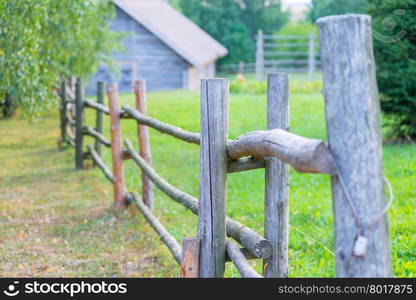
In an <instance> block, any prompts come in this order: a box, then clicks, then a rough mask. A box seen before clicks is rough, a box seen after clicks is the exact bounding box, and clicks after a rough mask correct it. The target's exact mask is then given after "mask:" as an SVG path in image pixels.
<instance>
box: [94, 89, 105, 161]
mask: <svg viewBox="0 0 416 300" xmlns="http://www.w3.org/2000/svg"><path fill="white" fill-rule="evenodd" d="M104 95H105V85H104V82H98V83H97V102H98V103H99V104H104ZM103 117H104V113H103V112H102V111H101V110H98V109H97V116H96V119H95V130H96V131H97V132H99V133H103ZM94 149H95V152H97V154H98V155H100V156H101V142H100V141H99V140H98V139H95V145H94Z"/></svg>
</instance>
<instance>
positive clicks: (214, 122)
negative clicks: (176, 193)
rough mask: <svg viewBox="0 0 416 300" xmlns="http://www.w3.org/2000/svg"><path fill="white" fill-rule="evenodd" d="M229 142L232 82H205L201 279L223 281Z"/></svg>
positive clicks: (201, 175)
mask: <svg viewBox="0 0 416 300" xmlns="http://www.w3.org/2000/svg"><path fill="white" fill-rule="evenodd" d="M227 141H228V80H227V79H203V80H202V81H201V157H200V160H201V162H200V167H201V169H200V179H199V218H198V238H199V240H200V257H199V272H200V277H223V276H224V268H225V198H226V180H227Z"/></svg>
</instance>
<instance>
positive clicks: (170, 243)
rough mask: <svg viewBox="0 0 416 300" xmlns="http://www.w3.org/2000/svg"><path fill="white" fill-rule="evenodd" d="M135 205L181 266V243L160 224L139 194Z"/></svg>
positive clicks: (135, 195)
mask: <svg viewBox="0 0 416 300" xmlns="http://www.w3.org/2000/svg"><path fill="white" fill-rule="evenodd" d="M134 204H136V206H137V207H138V209H139V210H140V211H141V213H142V214H143V216H144V217H145V218H146V220H147V222H149V224H150V226H152V228H153V229H154V230H155V231H156V233H157V234H158V235H159V237H160V240H161V241H162V242H163V243H164V244H165V245H166V247H168V249H169V251H170V253H172V255H173V257H174V258H175V260H176V262H177V263H178V264H179V265H181V263H182V249H181V246H180V245H179V243H178V242H177V241H176V240H175V238H174V237H173V236H172V235H171V234H170V233H169V232H168V231H167V230H166V228H165V227H164V226H163V225H162V223H160V221H159V220H158V218H156V217H155V215H153V214H152V212H151V211H150V209H149V208H148V207H147V205H146V204H145V203H144V202H143V200H142V199H141V198H140V196H139V195H138V194H134Z"/></svg>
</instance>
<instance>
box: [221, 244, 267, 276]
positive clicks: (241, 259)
mask: <svg viewBox="0 0 416 300" xmlns="http://www.w3.org/2000/svg"><path fill="white" fill-rule="evenodd" d="M227 254H228V256H229V257H230V258H231V261H232V262H233V263H234V265H235V266H236V267H237V270H238V272H239V273H240V275H241V277H243V278H262V276H261V275H260V274H259V273H257V272H256V271H255V270H254V269H253V267H252V266H251V265H250V264H249V263H248V261H247V259H246V257H245V256H244V254H243V253H242V252H241V250H240V248H239V247H238V246H237V245H236V244H235V243H233V242H232V241H227Z"/></svg>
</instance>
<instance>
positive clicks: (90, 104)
mask: <svg viewBox="0 0 416 300" xmlns="http://www.w3.org/2000/svg"><path fill="white" fill-rule="evenodd" d="M84 105H85V107H89V108H93V109H95V110H98V111H100V112H102V113H104V114H106V115H110V110H109V109H108V107H106V106H104V104H102V103H97V102H94V101H91V100H85V101H84Z"/></svg>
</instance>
